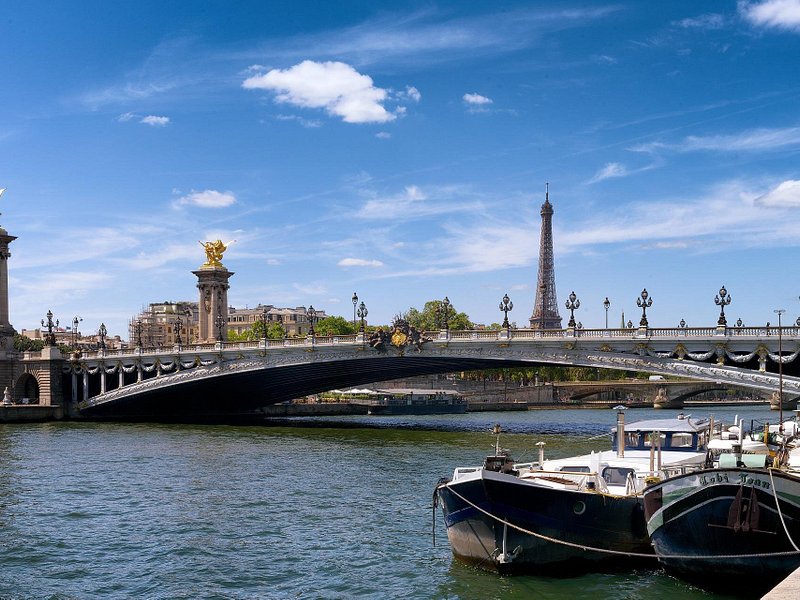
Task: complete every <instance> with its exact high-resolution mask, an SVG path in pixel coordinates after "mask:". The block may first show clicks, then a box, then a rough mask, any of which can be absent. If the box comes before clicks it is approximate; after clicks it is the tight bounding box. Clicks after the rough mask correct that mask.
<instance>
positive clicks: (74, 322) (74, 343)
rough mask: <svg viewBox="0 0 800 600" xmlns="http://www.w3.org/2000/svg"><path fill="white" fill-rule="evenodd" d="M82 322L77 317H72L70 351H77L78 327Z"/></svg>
mask: <svg viewBox="0 0 800 600" xmlns="http://www.w3.org/2000/svg"><path fill="white" fill-rule="evenodd" d="M81 321H83V319H81V318H80V317H79V316H78V315H75V316H74V317H72V349H73V350H77V349H78V337H79V336H78V325H80V322H81Z"/></svg>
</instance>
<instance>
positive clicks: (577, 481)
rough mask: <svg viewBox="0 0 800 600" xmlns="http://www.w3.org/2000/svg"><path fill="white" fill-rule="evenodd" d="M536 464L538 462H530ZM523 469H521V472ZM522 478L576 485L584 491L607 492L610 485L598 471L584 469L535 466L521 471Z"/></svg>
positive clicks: (518, 466) (517, 466)
mask: <svg viewBox="0 0 800 600" xmlns="http://www.w3.org/2000/svg"><path fill="white" fill-rule="evenodd" d="M528 464H530V465H536V464H537V463H528ZM524 466H525V465H514V467H515V468H517V469H520V467H524ZM521 471H522V469H520V472H521ZM520 478H521V479H528V480H530V479H541V480H544V481H547V482H549V483H555V484H561V485H564V486H570V487H572V486H574V487H575V488H577V489H579V490H582V491H593V492H595V491H596V492H607V491H608V486H607V485H606V481H605V479H603V478H602V477H601V476H600V475H599V474H598V473H591V472H589V473H587V472H584V471H545V470H543V469H538V468H533V469H531V470H529V471H527V472H525V473H522V472H521V475H520Z"/></svg>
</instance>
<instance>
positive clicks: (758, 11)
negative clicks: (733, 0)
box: [739, 0, 800, 32]
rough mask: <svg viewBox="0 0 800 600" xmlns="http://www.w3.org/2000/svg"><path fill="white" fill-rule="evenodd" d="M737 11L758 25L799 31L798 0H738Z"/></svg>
mask: <svg viewBox="0 0 800 600" xmlns="http://www.w3.org/2000/svg"><path fill="white" fill-rule="evenodd" d="M739 13H740V14H741V15H742V16H743V17H744V18H745V19H746V20H747V21H749V22H750V23H752V24H753V25H756V26H758V27H774V28H776V29H787V30H789V31H797V32H800V0H765V1H763V2H757V3H753V2H745V1H740V2H739Z"/></svg>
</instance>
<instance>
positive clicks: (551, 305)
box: [530, 183, 561, 329]
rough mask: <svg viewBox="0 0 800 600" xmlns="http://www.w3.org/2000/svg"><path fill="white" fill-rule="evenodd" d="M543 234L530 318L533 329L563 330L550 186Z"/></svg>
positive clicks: (548, 186)
mask: <svg viewBox="0 0 800 600" xmlns="http://www.w3.org/2000/svg"><path fill="white" fill-rule="evenodd" d="M541 215H542V232H541V235H540V236H539V276H538V278H537V281H536V300H535V303H534V306H533V314H532V315H531V318H530V326H531V329H561V317H560V316H559V314H558V300H557V299H556V274H555V268H554V266H553V205H552V204H550V184H549V183H547V184H545V193H544V204H542V209H541Z"/></svg>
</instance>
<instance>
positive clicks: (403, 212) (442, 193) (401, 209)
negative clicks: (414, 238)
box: [355, 185, 480, 222]
mask: <svg viewBox="0 0 800 600" xmlns="http://www.w3.org/2000/svg"><path fill="white" fill-rule="evenodd" d="M463 193H464V192H463V190H462V189H461V188H458V187H448V186H442V187H436V188H429V191H428V192H426V191H423V190H422V189H421V188H419V187H418V186H416V185H409V186H407V187H406V188H405V189H404V190H403V192H401V193H398V194H394V195H390V196H380V197H375V198H371V199H369V200H367V201H366V202H365V203H364V205H363V206H362V207H361V208H360V209H359V210H358V211H357V212H356V215H355V216H356V217H358V218H361V219H378V220H381V221H384V220H386V219H391V220H395V221H397V222H401V221H409V220H413V219H419V218H423V217H429V216H434V215H443V214H450V213H463V212H464V211H470V210H477V209H479V208H480V206H479V204H478V203H476V202H467V201H459V200H458V197H459V196H461V195H463Z"/></svg>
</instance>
